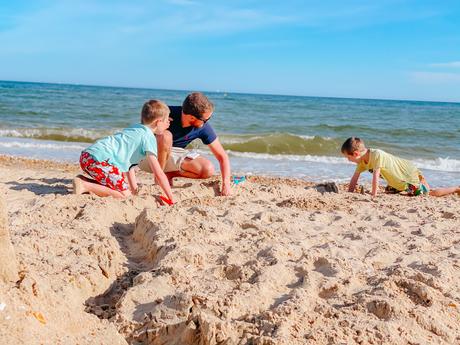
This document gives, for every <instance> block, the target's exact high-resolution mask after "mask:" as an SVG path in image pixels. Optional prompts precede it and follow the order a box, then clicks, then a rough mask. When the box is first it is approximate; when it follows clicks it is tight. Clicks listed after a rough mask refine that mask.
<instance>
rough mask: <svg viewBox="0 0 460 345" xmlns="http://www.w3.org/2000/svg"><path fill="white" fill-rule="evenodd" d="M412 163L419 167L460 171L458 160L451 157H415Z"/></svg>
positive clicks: (459, 161)
mask: <svg viewBox="0 0 460 345" xmlns="http://www.w3.org/2000/svg"><path fill="white" fill-rule="evenodd" d="M413 162H414V164H415V165H416V166H417V167H418V168H420V169H429V170H438V171H447V172H460V160H458V159H451V158H448V157H446V158H436V159H430V160H428V159H415V160H414V161H413Z"/></svg>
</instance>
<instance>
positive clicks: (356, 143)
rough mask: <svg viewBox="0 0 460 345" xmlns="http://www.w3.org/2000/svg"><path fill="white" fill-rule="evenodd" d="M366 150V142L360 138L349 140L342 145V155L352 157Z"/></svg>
mask: <svg viewBox="0 0 460 345" xmlns="http://www.w3.org/2000/svg"><path fill="white" fill-rule="evenodd" d="M365 149H366V147H365V146H364V140H361V139H359V138H358V137H351V138H348V139H347V140H345V142H344V143H343V145H342V153H343V154H346V155H349V156H352V155H353V153H355V152H356V151H358V152H363V151H364V150H365Z"/></svg>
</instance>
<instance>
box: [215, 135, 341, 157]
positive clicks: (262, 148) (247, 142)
mask: <svg viewBox="0 0 460 345" xmlns="http://www.w3.org/2000/svg"><path fill="white" fill-rule="evenodd" d="M221 141H222V144H223V146H224V148H225V149H226V150H230V151H233V152H253V153H265V154H271V155H276V154H288V155H331V156H334V155H337V153H338V152H340V145H341V140H339V139H335V138H329V137H320V136H300V135H295V134H291V133H274V134H257V135H239V136H238V135H232V136H230V135H224V136H222V137H221Z"/></svg>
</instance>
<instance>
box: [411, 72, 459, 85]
mask: <svg viewBox="0 0 460 345" xmlns="http://www.w3.org/2000/svg"><path fill="white" fill-rule="evenodd" d="M411 78H412V79H413V80H414V81H415V82H417V83H421V84H457V83H460V73H444V72H412V73H411Z"/></svg>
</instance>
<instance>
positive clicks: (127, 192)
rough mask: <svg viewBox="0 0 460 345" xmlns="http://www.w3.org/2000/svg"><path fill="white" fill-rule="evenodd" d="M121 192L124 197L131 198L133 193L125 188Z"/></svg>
mask: <svg viewBox="0 0 460 345" xmlns="http://www.w3.org/2000/svg"><path fill="white" fill-rule="evenodd" d="M120 193H121V195H122V198H123V199H126V198H129V197H130V196H131V195H133V194H132V193H131V191H130V190H129V189H127V190H123V191H121V192H120Z"/></svg>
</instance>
